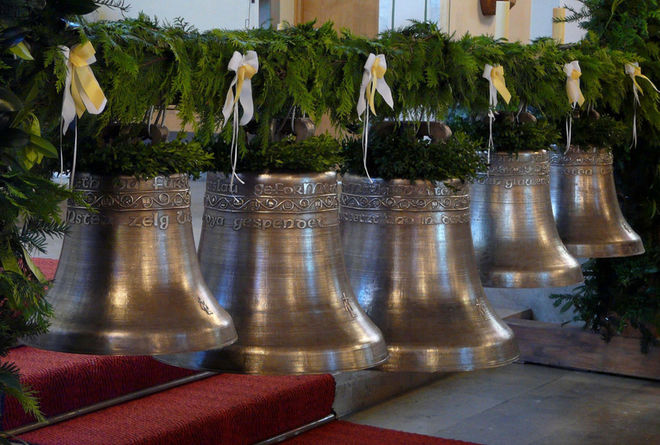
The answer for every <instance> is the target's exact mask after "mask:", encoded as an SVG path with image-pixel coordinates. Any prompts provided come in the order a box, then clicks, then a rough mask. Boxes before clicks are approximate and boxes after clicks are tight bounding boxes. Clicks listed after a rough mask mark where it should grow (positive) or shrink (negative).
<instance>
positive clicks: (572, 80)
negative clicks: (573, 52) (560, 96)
mask: <svg viewBox="0 0 660 445" xmlns="http://www.w3.org/2000/svg"><path fill="white" fill-rule="evenodd" d="M564 72H565V73H566V95H567V96H568V101H569V102H570V103H571V105H572V106H573V107H575V105H576V104H578V105H580V106H582V105H583V104H584V102H585V99H584V96H583V95H582V90H581V89H580V77H581V76H582V70H580V63H579V62H578V61H577V60H574V61H572V62H571V63H567V64H566V65H564Z"/></svg>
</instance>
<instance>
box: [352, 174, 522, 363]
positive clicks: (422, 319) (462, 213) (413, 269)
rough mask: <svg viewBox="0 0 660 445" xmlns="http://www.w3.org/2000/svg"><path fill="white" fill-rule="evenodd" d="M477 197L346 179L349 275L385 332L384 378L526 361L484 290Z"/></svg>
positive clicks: (454, 186) (437, 186)
mask: <svg viewBox="0 0 660 445" xmlns="http://www.w3.org/2000/svg"><path fill="white" fill-rule="evenodd" d="M469 203H470V197H469V188H468V186H467V185H466V184H463V183H461V182H460V181H458V180H452V181H447V182H446V185H445V184H444V183H442V182H431V181H414V182H411V181H408V180H396V179H395V180H390V181H384V180H382V179H374V180H373V183H371V182H370V181H369V180H368V179H367V178H364V177H361V176H355V175H346V176H344V177H343V179H342V194H341V212H340V215H341V228H342V230H341V231H342V240H343V247H344V257H345V258H346V269H347V271H348V275H349V278H350V280H351V284H352V285H353V289H354V291H355V293H356V295H357V297H358V301H359V303H360V304H361V305H362V307H363V308H364V309H365V311H366V312H367V315H369V317H371V319H372V320H374V322H375V323H376V324H377V325H378V327H379V328H380V329H381V330H382V331H383V335H384V336H385V341H386V342H387V345H388V350H389V353H390V359H389V360H388V361H387V363H385V364H384V365H382V366H381V369H383V370H385V371H410V372H438V371H468V370H473V369H480V368H488V367H494V366H501V365H505V364H507V363H510V362H512V361H513V360H515V359H516V358H517V357H518V347H517V345H516V343H515V340H514V338H513V332H512V331H511V329H509V327H508V326H507V325H506V324H504V323H503V322H502V320H500V319H499V318H498V316H497V315H496V314H495V312H494V311H493V309H492V308H491V306H490V304H489V303H488V301H487V300H486V296H485V294H484V290H483V288H482V287H481V282H480V281H479V272H478V271H477V264H476V261H475V258H474V250H473V247H472V236H471V234H470V211H469Z"/></svg>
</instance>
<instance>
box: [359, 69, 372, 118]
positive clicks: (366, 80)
mask: <svg viewBox="0 0 660 445" xmlns="http://www.w3.org/2000/svg"><path fill="white" fill-rule="evenodd" d="M369 80H370V78H369V74H368V73H367V72H365V73H364V74H363V75H362V83H361V84H360V96H359V97H358V103H357V113H358V117H359V119H360V120H362V114H363V113H364V110H366V108H367V101H366V99H365V95H366V92H367V85H369Z"/></svg>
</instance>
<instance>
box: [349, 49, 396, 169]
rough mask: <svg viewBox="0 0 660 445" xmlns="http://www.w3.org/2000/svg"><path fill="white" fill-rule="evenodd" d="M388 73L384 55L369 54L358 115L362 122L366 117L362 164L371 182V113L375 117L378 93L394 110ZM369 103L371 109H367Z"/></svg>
mask: <svg viewBox="0 0 660 445" xmlns="http://www.w3.org/2000/svg"><path fill="white" fill-rule="evenodd" d="M386 72H387V62H386V61H385V56H384V55H383V54H378V55H375V54H373V53H371V54H369V57H367V61H366V62H365V64H364V71H363V73H362V83H361V84H360V96H359V97H358V103H357V113H358V117H359V118H360V120H362V115H363V114H364V115H365V123H364V127H363V129H362V162H363V164H364V171H365V173H366V174H367V178H369V180H370V181H371V176H369V171H368V170H367V149H368V147H369V111H371V113H372V114H373V115H374V116H375V115H376V107H375V106H374V103H375V101H376V92H378V93H379V94H380V95H381V97H382V98H383V100H384V101H385V103H386V104H387V105H389V106H390V108H394V100H393V99H392V91H391V90H390V87H389V85H387V82H386V81H385V73H386ZM367 103H368V104H369V107H368V108H367Z"/></svg>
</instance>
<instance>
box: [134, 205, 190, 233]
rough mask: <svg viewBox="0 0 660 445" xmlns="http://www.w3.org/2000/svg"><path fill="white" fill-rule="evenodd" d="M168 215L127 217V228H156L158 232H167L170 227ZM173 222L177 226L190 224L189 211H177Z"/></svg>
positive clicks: (156, 214) (155, 213)
mask: <svg viewBox="0 0 660 445" xmlns="http://www.w3.org/2000/svg"><path fill="white" fill-rule="evenodd" d="M171 221H172V220H171V219H170V215H161V214H159V213H158V212H154V213H153V214H151V215H145V216H140V215H138V216H129V217H128V226H129V227H156V228H158V229H160V230H167V228H168V227H169V226H170V222H171ZM174 221H176V223H177V224H186V223H189V222H192V214H191V213H190V210H189V209H183V210H178V211H177V212H176V215H174Z"/></svg>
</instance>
